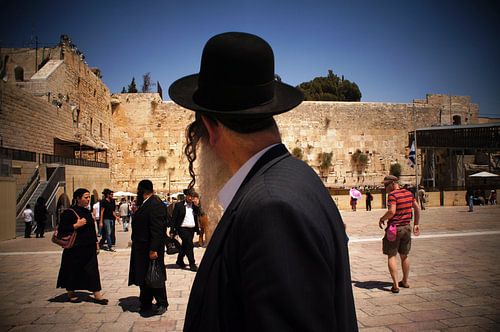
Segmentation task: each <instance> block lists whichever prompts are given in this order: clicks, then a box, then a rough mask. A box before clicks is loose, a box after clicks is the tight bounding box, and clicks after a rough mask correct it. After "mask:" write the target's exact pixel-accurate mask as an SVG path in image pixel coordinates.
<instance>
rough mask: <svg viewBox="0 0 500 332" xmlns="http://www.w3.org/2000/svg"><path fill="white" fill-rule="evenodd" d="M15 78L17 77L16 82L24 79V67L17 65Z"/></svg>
mask: <svg viewBox="0 0 500 332" xmlns="http://www.w3.org/2000/svg"><path fill="white" fill-rule="evenodd" d="M14 78H15V79H16V82H22V81H24V69H23V67H19V66H17V67H16V68H14Z"/></svg>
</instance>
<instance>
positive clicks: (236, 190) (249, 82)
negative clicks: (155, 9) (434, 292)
mask: <svg viewBox="0 0 500 332" xmlns="http://www.w3.org/2000/svg"><path fill="white" fill-rule="evenodd" d="M275 77H276V76H275V73H274V54H273V51H272V49H271V46H269V44H268V43H267V42H266V41H264V40H263V39H262V38H260V37H257V36H255V35H251V34H248V33H241V32H228V33H223V34H220V35H216V36H214V37H212V38H211V39H210V40H209V41H208V42H207V43H206V45H205V48H204V50H203V54H202V58H201V67H200V73H199V74H194V75H189V76H186V77H183V78H181V79H179V80H177V81H176V82H174V83H173V84H172V85H171V86H170V89H169V95H170V97H171V98H172V100H173V101H175V102H176V103H177V104H179V105H181V106H183V107H185V108H187V109H190V110H193V111H195V121H194V122H193V123H191V124H190V125H189V127H188V129H187V133H186V137H187V146H186V149H185V154H186V156H187V159H188V161H189V164H190V165H189V169H190V174H191V177H192V181H191V183H190V185H189V187H190V188H192V187H193V186H194V185H195V183H196V180H198V179H199V180H200V185H199V190H200V192H203V195H204V197H206V199H204V205H205V208H206V209H210V208H212V206H214V205H212V204H211V202H210V199H211V198H213V197H218V203H220V205H221V206H222V208H223V210H224V213H223V215H222V218H221V219H220V221H219V223H218V225H217V228H216V229H215V231H214V233H213V236H212V238H211V240H210V242H209V244H208V247H207V249H206V252H205V254H204V257H203V259H202V261H201V263H200V265H199V269H198V273H197V275H196V278H195V281H194V283H193V287H192V289H191V294H190V297H189V303H188V308H187V312H186V318H185V323H184V331H211V332H213V331H273V332H274V331H325V332H326V331H328V332H330V331H357V329H358V327H357V321H356V311H355V308H354V300H353V295H352V287H351V274H350V267H349V256H348V248H347V236H346V233H345V230H344V226H343V222H342V218H341V216H340V213H339V211H338V209H337V207H336V206H335V203H334V202H333V200H332V198H331V196H330V194H329V192H328V190H327V189H326V188H325V187H324V185H323V183H322V181H321V179H320V178H319V177H318V175H317V174H316V173H315V172H314V170H312V169H311V168H310V167H309V166H308V165H307V164H305V163H304V162H302V161H301V160H298V159H296V158H294V157H293V156H292V155H291V154H290V153H289V152H288V150H287V148H286V147H285V146H284V145H283V144H282V143H281V135H280V132H279V129H278V126H277V124H276V122H275V121H274V118H273V116H274V115H276V114H280V113H283V112H287V111H289V110H291V109H293V108H295V107H296V106H297V105H299V104H300V103H301V102H302V99H303V95H302V93H301V92H300V91H299V90H298V89H296V88H294V87H292V86H290V85H287V84H285V83H282V82H281V81H278V80H276V79H275ZM296 116H297V117H307V116H308V115H307V114H301V113H297V114H296ZM198 153H199V154H198ZM198 157H199V163H198V169H197V172H195V171H194V167H193V165H194V162H195V160H197V159H198ZM217 192H218V194H217ZM211 213H212V212H211Z"/></svg>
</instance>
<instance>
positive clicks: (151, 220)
mask: <svg viewBox="0 0 500 332" xmlns="http://www.w3.org/2000/svg"><path fill="white" fill-rule="evenodd" d="M166 221H167V210H166V209H165V205H164V204H163V203H162V201H161V200H160V199H159V198H158V197H157V196H155V195H153V196H151V197H150V198H149V199H148V200H147V201H145V202H144V203H143V204H142V205H141V206H140V207H139V208H138V209H137V211H136V212H135V214H134V216H133V218H132V250H131V253H130V269H129V279H128V280H129V281H128V282H129V285H132V284H134V285H137V286H143V285H144V278H145V277H146V272H147V269H148V266H149V252H150V251H156V252H157V253H158V258H157V261H158V263H159V264H160V269H161V271H163V272H165V263H164V253H165V240H166V232H167V228H166ZM163 277H164V280H166V273H165V274H164V276H163Z"/></svg>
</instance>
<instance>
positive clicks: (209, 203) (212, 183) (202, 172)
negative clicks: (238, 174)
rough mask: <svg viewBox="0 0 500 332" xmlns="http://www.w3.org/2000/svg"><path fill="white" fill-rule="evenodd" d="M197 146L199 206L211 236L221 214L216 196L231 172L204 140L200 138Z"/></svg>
mask: <svg viewBox="0 0 500 332" xmlns="http://www.w3.org/2000/svg"><path fill="white" fill-rule="evenodd" d="M199 144H200V150H199V159H198V172H197V183H198V184H199V186H198V188H199V193H200V196H201V198H200V201H201V206H202V208H203V210H204V211H205V212H206V214H207V215H208V219H209V228H210V230H209V234H211V233H212V232H213V230H214V229H215V227H216V226H217V223H218V222H219V220H220V217H221V216H222V212H223V211H222V207H221V206H220V204H219V200H218V197H217V194H218V193H219V191H220V190H221V189H222V187H223V186H224V185H225V184H226V182H227V181H228V180H229V179H230V178H231V172H230V171H229V168H228V167H227V165H226V164H224V162H223V161H222V160H221V159H220V158H219V157H218V156H217V154H216V153H215V151H214V149H213V148H212V146H211V145H210V144H209V143H208V142H207V140H206V139H205V138H202V139H201V140H200V142H199Z"/></svg>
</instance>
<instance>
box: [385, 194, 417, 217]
mask: <svg viewBox="0 0 500 332" xmlns="http://www.w3.org/2000/svg"><path fill="white" fill-rule="evenodd" d="M414 199H415V198H414V197H413V194H412V193H411V192H409V191H408V190H406V189H398V190H394V191H392V192H391V193H390V194H389V197H388V204H389V205H394V204H395V205H396V214H394V217H392V218H391V219H389V223H391V224H396V225H407V224H409V223H410V222H411V219H412V217H413V210H412V204H413V200H414Z"/></svg>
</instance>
